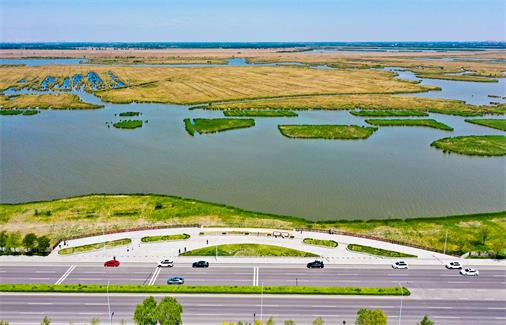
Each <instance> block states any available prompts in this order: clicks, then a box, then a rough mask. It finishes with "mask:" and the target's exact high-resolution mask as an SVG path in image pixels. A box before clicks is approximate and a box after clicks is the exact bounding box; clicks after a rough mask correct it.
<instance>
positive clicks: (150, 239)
mask: <svg viewBox="0 0 506 325" xmlns="http://www.w3.org/2000/svg"><path fill="white" fill-rule="evenodd" d="M190 237H191V236H190V235H188V234H176V235H165V236H146V237H142V238H141V241H142V242H143V243H149V242H154V241H165V240H185V239H188V238H190Z"/></svg>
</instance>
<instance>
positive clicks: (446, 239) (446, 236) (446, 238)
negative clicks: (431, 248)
mask: <svg viewBox="0 0 506 325" xmlns="http://www.w3.org/2000/svg"><path fill="white" fill-rule="evenodd" d="M447 241H448V229H446V235H445V248H444V250H443V254H445V255H446V242H447Z"/></svg>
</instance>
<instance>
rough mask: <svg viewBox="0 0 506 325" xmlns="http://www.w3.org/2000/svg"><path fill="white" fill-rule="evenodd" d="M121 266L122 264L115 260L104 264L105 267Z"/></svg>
mask: <svg viewBox="0 0 506 325" xmlns="http://www.w3.org/2000/svg"><path fill="white" fill-rule="evenodd" d="M119 264H120V263H119V261H118V260H116V259H114V260H110V261H107V262H104V267H118V266H119Z"/></svg>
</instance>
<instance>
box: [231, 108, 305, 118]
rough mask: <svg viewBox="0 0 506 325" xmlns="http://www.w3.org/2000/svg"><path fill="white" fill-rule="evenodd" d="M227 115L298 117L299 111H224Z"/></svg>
mask: <svg viewBox="0 0 506 325" xmlns="http://www.w3.org/2000/svg"><path fill="white" fill-rule="evenodd" d="M223 115H225V116H251V117H296V116H298V114H297V113H295V112H292V111H270V110H263V111H252V110H246V109H244V110H229V111H223Z"/></svg>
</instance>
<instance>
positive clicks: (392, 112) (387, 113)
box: [350, 109, 429, 117]
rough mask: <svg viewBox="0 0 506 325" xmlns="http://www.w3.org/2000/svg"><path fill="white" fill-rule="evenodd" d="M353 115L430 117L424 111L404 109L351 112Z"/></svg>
mask: <svg viewBox="0 0 506 325" xmlns="http://www.w3.org/2000/svg"><path fill="white" fill-rule="evenodd" d="M350 113H351V114H352V115H355V116H371V117H375V116H378V117H381V116H429V114H428V113H427V112H422V111H412V110H403V109H399V110H393V109H392V110H386V111H381V110H373V111H364V110H362V111H351V112H350Z"/></svg>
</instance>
